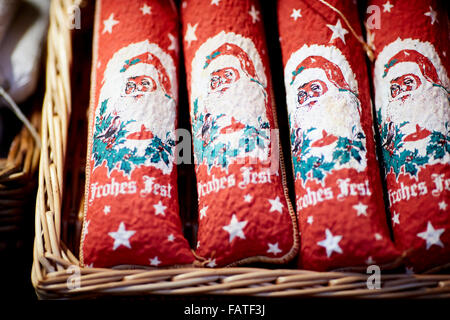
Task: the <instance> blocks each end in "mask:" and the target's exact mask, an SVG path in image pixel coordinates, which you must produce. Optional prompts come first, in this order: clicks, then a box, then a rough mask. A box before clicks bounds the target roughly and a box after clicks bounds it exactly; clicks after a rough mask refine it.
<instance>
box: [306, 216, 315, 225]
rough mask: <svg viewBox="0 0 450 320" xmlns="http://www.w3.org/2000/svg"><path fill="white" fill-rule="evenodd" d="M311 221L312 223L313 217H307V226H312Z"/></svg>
mask: <svg viewBox="0 0 450 320" xmlns="http://www.w3.org/2000/svg"><path fill="white" fill-rule="evenodd" d="M313 221H314V217H313V216H309V217H308V218H307V219H306V222H307V223H309V224H312V223H313Z"/></svg>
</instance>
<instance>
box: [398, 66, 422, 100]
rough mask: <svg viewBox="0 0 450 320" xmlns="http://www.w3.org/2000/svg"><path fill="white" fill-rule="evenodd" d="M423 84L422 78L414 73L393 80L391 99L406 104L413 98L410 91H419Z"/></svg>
mask: <svg viewBox="0 0 450 320" xmlns="http://www.w3.org/2000/svg"><path fill="white" fill-rule="evenodd" d="M421 84H422V81H420V78H419V77H418V76H417V75H415V74H413V73H408V74H404V75H402V76H400V77H398V78H395V79H392V80H391V97H392V98H394V99H396V100H401V101H403V102H404V101H405V100H406V99H408V98H409V97H410V96H411V94H410V91H413V90H417V88H419V87H420V85H421Z"/></svg>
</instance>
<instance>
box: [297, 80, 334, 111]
mask: <svg viewBox="0 0 450 320" xmlns="http://www.w3.org/2000/svg"><path fill="white" fill-rule="evenodd" d="M327 91H328V87H327V85H326V83H325V82H323V81H322V80H313V81H310V82H308V83H305V84H303V85H302V86H300V87H299V88H298V94H297V99H298V103H299V107H309V108H311V107H312V106H313V105H314V104H315V103H316V102H317V100H318V99H317V98H318V97H320V96H322V95H323V94H325V93H326V92H327Z"/></svg>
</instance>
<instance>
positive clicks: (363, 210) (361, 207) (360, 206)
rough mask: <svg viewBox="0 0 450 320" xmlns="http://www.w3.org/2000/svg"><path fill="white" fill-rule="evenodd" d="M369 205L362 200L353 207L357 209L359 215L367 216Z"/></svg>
mask: <svg viewBox="0 0 450 320" xmlns="http://www.w3.org/2000/svg"><path fill="white" fill-rule="evenodd" d="M367 207H368V206H367V205H365V204H363V203H362V202H359V203H358V204H355V205H354V206H353V209H355V210H356V211H357V214H356V215H357V216H358V217H359V216H360V215H363V216H366V217H367Z"/></svg>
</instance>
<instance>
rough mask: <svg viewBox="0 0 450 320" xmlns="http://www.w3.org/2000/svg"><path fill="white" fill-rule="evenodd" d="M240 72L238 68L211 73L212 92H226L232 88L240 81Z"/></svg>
mask: <svg viewBox="0 0 450 320" xmlns="http://www.w3.org/2000/svg"><path fill="white" fill-rule="evenodd" d="M239 78H240V76H239V71H238V70H237V69H236V68H233V67H229V68H222V69H220V70H216V71H214V72H212V73H211V80H210V89H211V92H217V91H220V92H225V91H226V90H228V88H230V86H231V85H232V84H233V83H235V82H236V81H237V80H239Z"/></svg>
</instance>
